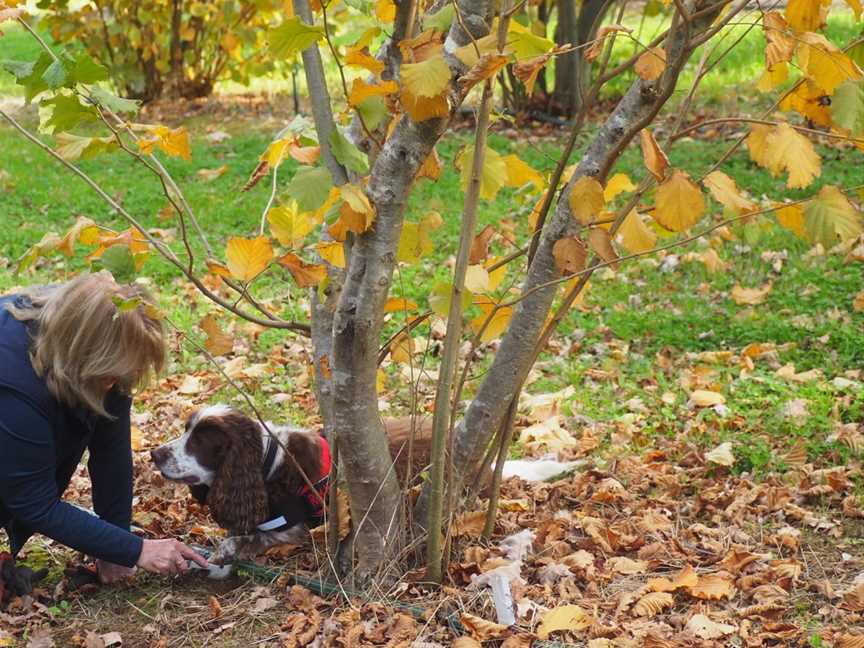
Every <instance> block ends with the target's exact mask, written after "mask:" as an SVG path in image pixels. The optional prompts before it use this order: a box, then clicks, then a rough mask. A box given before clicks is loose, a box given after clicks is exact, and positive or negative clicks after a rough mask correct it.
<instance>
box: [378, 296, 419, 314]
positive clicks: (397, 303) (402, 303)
mask: <svg viewBox="0 0 864 648" xmlns="http://www.w3.org/2000/svg"><path fill="white" fill-rule="evenodd" d="M411 310H417V302H414V301H411V300H410V299H405V298H404V297H391V298H390V299H388V300H387V301H386V302H385V303H384V312H385V313H404V312H405V311H411Z"/></svg>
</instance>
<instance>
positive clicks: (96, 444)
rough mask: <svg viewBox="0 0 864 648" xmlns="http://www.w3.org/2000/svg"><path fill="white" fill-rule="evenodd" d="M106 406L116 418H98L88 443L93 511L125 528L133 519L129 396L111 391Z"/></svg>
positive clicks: (88, 467) (130, 400) (126, 528)
mask: <svg viewBox="0 0 864 648" xmlns="http://www.w3.org/2000/svg"><path fill="white" fill-rule="evenodd" d="M105 405H106V409H107V411H108V413H109V414H111V415H112V416H114V417H115V418H114V420H108V419H104V418H102V419H99V423H98V424H97V426H96V432H95V433H94V435H93V438H92V439H91V440H90V444H89V446H88V449H89V450H90V460H89V461H88V462H87V470H88V471H89V472H90V480H91V481H92V482H93V510H94V511H95V512H96V515H98V516H99V517H100V518H102V519H103V520H106V521H108V522H110V523H111V524H113V525H114V526H118V527H120V528H121V529H124V530H125V531H128V530H129V525H130V524H131V522H132V438H131V425H130V422H129V412H130V408H131V406H132V399H131V398H129V397H127V396H121V395H119V394H115V393H114V392H112V393H111V394H110V395H109V397H108V399H107V400H106V403H105Z"/></svg>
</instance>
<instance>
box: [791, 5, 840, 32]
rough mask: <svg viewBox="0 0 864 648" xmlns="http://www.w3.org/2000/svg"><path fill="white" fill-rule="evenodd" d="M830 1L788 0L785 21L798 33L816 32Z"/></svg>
mask: <svg viewBox="0 0 864 648" xmlns="http://www.w3.org/2000/svg"><path fill="white" fill-rule="evenodd" d="M830 4H831V0H789V2H788V3H787V5H786V20H788V21H789V26H790V27H792V29H794V30H795V31H798V32H812V31H816V30H817V29H819V28H820V27H821V26H822V23H823V22H824V20H825V15H826V14H827V12H828V9H827V6H828V5H830Z"/></svg>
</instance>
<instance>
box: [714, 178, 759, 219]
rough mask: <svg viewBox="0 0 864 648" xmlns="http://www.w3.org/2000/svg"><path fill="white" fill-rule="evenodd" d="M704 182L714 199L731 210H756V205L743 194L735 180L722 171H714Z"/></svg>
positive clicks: (739, 212)
mask: <svg viewBox="0 0 864 648" xmlns="http://www.w3.org/2000/svg"><path fill="white" fill-rule="evenodd" d="M702 184H704V185H705V186H706V187H708V191H710V192H711V195H712V196H714V199H715V200H716V201H717V202H719V203H720V204H721V205H723V206H724V207H725V208H726V209H728V210H729V211H731V212H733V213H735V214H741V213H747V212H751V211H754V210H755V209H756V205H754V204H753V203H752V202H751V201H749V200H747V199H746V198H744V197H743V196H742V195H741V192H740V191H739V190H738V186H737V185H736V184H735V181H734V180H733V179H732V178H730V177H729V176H728V175H726V174H725V173H723V172H722V171H712V172H711V173H709V174H708V175H707V176H705V179H704V180H702Z"/></svg>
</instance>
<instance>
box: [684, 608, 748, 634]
mask: <svg viewBox="0 0 864 648" xmlns="http://www.w3.org/2000/svg"><path fill="white" fill-rule="evenodd" d="M684 629H685V630H687V631H688V632H690V633H692V634H693V635H694V636H696V637H698V638H700V639H719V638H720V637H725V636H727V635H730V634H732V633H733V632H735V631H737V630H738V628H737V627H736V626H733V625H729V624H728V623H717V622H716V621H712V620H711V619H709V618H708V617H707V616H705V615H704V614H695V615H693V616H692V617H691V618H690V620H689V621H688V622H687V625H686V626H684Z"/></svg>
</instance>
